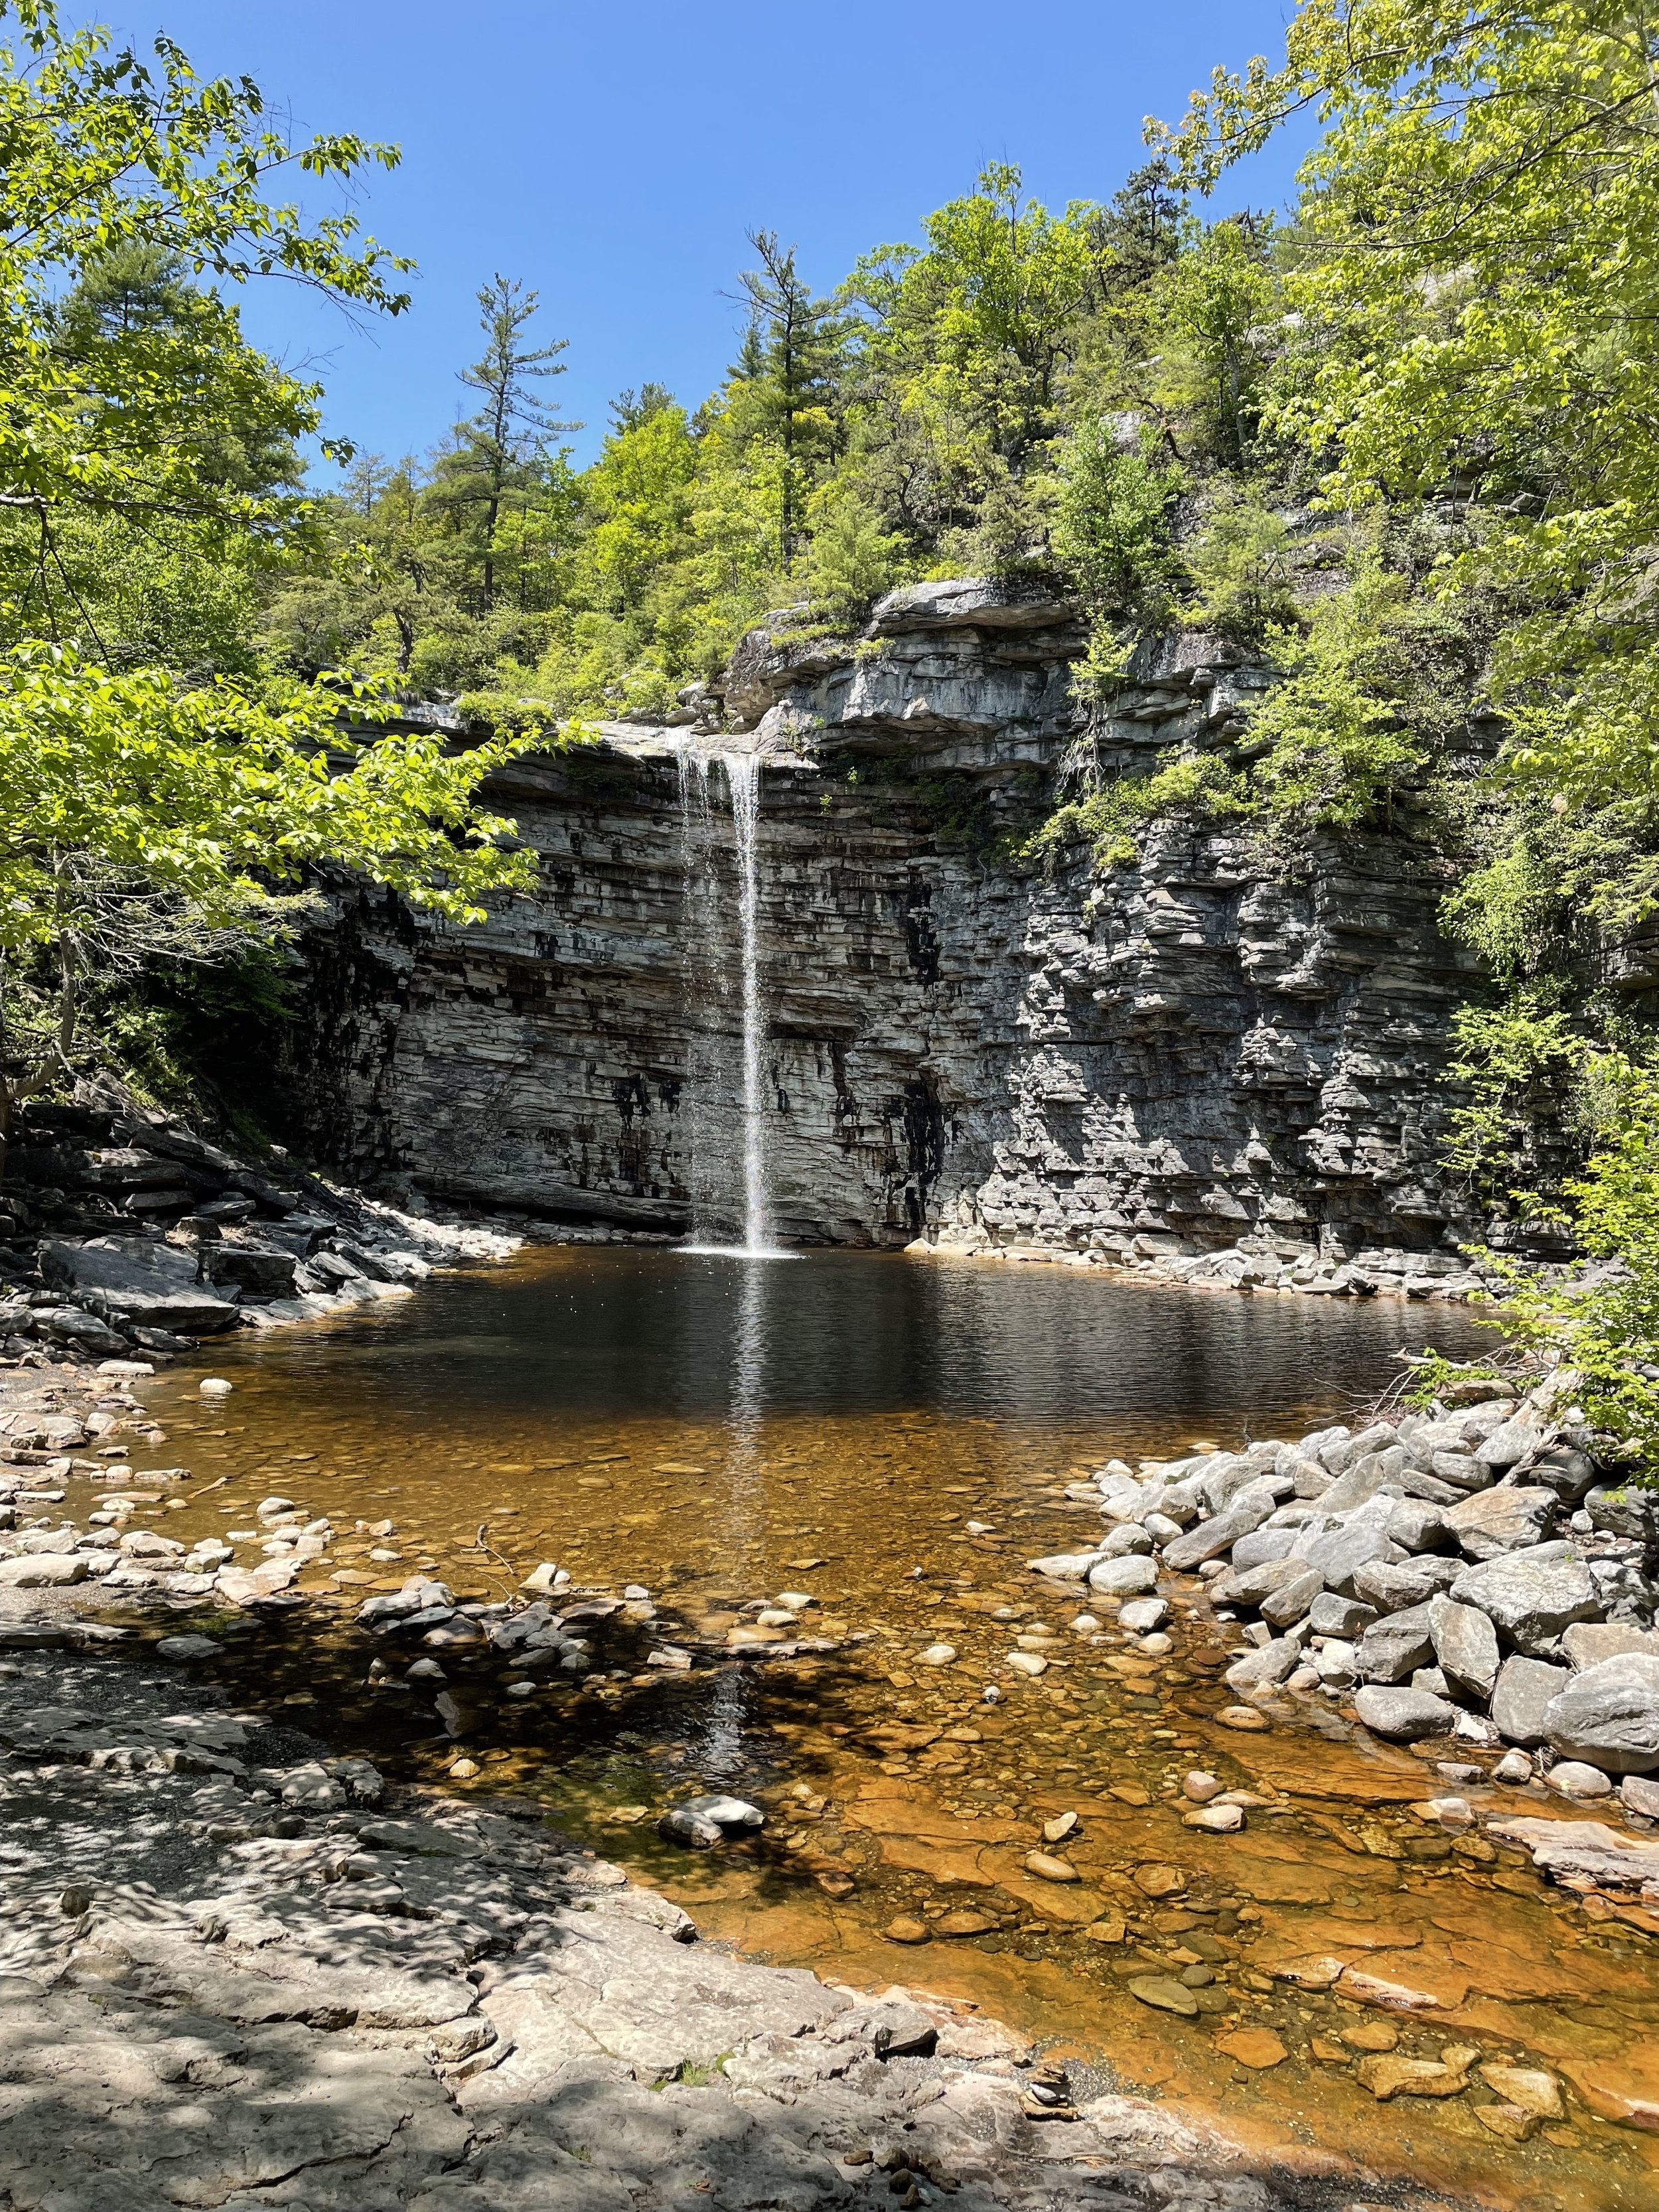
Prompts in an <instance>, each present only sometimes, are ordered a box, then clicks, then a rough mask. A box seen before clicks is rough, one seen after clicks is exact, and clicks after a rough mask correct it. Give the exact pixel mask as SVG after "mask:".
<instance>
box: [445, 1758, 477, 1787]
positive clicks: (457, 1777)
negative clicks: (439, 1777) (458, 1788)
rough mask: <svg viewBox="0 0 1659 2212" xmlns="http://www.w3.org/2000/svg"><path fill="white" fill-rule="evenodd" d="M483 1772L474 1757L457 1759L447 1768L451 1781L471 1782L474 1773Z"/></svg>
mask: <svg viewBox="0 0 1659 2212" xmlns="http://www.w3.org/2000/svg"><path fill="white" fill-rule="evenodd" d="M448 1773H449V1778H450V1780H451V1781H452V1782H471V1780H472V1778H473V1777H474V1776H475V1775H478V1774H482V1773H483V1767H481V1766H480V1765H479V1764H478V1762H477V1759H457V1760H456V1761H455V1763H454V1765H453V1766H451V1767H450V1768H449V1769H448Z"/></svg>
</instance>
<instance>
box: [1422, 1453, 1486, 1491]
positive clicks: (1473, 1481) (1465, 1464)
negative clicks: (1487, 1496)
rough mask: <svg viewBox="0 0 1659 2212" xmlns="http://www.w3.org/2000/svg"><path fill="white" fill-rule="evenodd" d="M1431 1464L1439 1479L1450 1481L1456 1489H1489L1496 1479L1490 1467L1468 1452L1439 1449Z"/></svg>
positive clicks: (1432, 1470)
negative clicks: (1482, 1464)
mask: <svg viewBox="0 0 1659 2212" xmlns="http://www.w3.org/2000/svg"><path fill="white" fill-rule="evenodd" d="M1430 1465H1431V1472H1432V1473H1433V1474H1434V1475H1435V1477H1436V1479H1437V1480H1438V1481H1441V1482H1445V1483H1449V1484H1450V1486H1451V1487H1452V1488H1453V1489H1454V1490H1462V1491H1475V1490H1488V1489H1490V1488H1491V1486H1492V1483H1493V1481H1494V1480H1496V1478H1495V1477H1494V1475H1493V1474H1492V1469H1491V1468H1489V1467H1482V1466H1481V1464H1480V1461H1479V1460H1478V1459H1474V1458H1473V1457H1471V1455H1469V1454H1468V1452H1461V1451H1437V1453H1436V1454H1435V1455H1434V1458H1433V1460H1432V1461H1431V1462H1430Z"/></svg>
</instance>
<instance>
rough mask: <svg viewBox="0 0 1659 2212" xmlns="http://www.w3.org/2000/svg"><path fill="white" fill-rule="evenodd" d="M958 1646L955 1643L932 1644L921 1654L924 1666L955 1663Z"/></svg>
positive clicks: (941, 1665)
mask: <svg viewBox="0 0 1659 2212" xmlns="http://www.w3.org/2000/svg"><path fill="white" fill-rule="evenodd" d="M956 1656H957V1647H956V1645H955V1644H929V1645H928V1647H927V1650H925V1651H924V1652H923V1653H922V1654H921V1663H922V1665H923V1666H924V1667H949V1666H951V1665H953V1664H954V1663H955V1661H956Z"/></svg>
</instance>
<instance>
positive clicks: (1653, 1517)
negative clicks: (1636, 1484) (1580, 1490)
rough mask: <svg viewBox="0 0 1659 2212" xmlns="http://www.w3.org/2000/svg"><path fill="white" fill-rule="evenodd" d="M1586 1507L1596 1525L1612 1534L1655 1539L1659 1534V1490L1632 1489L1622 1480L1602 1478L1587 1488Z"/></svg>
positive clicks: (1647, 1539) (1646, 1540)
mask: <svg viewBox="0 0 1659 2212" xmlns="http://www.w3.org/2000/svg"><path fill="white" fill-rule="evenodd" d="M1584 1510H1585V1512H1586V1513H1588V1514H1589V1517H1590V1522H1591V1524H1592V1526H1593V1527H1595V1528H1601V1529H1604V1530H1605V1531H1606V1532H1607V1534H1608V1535H1611V1536H1639V1537H1640V1538H1641V1539H1642V1541H1644V1543H1651V1542H1652V1541H1654V1539H1655V1537H1656V1536H1659V1494H1656V1493H1655V1492H1652V1491H1650V1490H1631V1489H1628V1488H1627V1487H1626V1486H1625V1485H1624V1484H1623V1483H1622V1482H1598V1483H1597V1484H1596V1485H1595V1487H1594V1489H1592V1490H1589V1491H1588V1492H1586V1493H1585V1496H1584Z"/></svg>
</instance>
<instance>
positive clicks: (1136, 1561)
mask: <svg viewBox="0 0 1659 2212" xmlns="http://www.w3.org/2000/svg"><path fill="white" fill-rule="evenodd" d="M1089 1587H1090V1589H1092V1590H1098V1591H1100V1592H1101V1594H1102V1595H1103V1596H1106V1597H1137V1596H1139V1595H1140V1593H1141V1592H1142V1591H1144V1590H1150V1589H1156V1588H1157V1587H1158V1564H1157V1562H1156V1560H1153V1559H1146V1558H1145V1557H1144V1556H1143V1555H1141V1554H1139V1553H1133V1552H1131V1553H1127V1555H1126V1556H1125V1557H1124V1558H1122V1559H1100V1560H1097V1562H1096V1564H1095V1565H1093V1566H1092V1567H1091V1568H1090V1570H1089Z"/></svg>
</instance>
